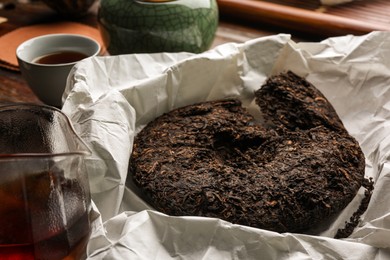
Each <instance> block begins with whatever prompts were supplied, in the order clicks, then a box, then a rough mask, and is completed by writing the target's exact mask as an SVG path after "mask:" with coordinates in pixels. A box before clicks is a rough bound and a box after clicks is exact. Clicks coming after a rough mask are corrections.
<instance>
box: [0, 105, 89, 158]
mask: <svg viewBox="0 0 390 260" xmlns="http://www.w3.org/2000/svg"><path fill="white" fill-rule="evenodd" d="M31 108H35V109H44V110H49V111H51V112H53V113H56V114H58V115H60V116H61V118H62V119H64V121H65V123H66V124H67V126H68V127H69V130H70V132H71V134H72V135H73V136H74V138H75V139H76V140H77V143H78V144H79V145H80V148H79V149H75V150H74V151H69V152H58V153H55V152H54V153H23V152H22V153H1V152H0V160H4V159H17V158H53V157H61V156H62V157H65V156H72V155H73V156H87V155H91V154H92V151H91V149H90V148H89V147H88V145H87V144H86V143H85V141H84V140H83V139H82V138H81V137H80V136H79V135H78V133H77V132H76V130H75V129H74V126H73V124H72V122H71V121H70V119H69V117H68V116H67V115H66V114H65V113H64V112H62V111H61V110H60V109H58V108H56V107H52V106H48V105H44V104H34V103H3V104H0V114H1V113H2V112H3V111H10V110H28V111H31V110H29V109H31Z"/></svg>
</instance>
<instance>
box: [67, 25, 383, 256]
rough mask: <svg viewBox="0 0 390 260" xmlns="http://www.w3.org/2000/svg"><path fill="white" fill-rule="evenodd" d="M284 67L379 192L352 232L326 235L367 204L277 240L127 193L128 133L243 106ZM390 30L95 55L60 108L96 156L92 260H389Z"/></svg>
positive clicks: (75, 76) (77, 70) (75, 74)
mask: <svg viewBox="0 0 390 260" xmlns="http://www.w3.org/2000/svg"><path fill="white" fill-rule="evenodd" d="M287 70H292V71H294V72H295V73H296V74H298V75H300V76H303V77H306V78H307V80H309V81H310V82H312V83H313V84H314V85H315V86H316V87H317V88H319V89H320V90H321V91H322V92H323V93H324V95H325V96H326V97H327V98H328V99H329V100H330V101H331V103H332V104H333V105H334V107H335V109H336V111H337V112H338V114H339V115H340V117H341V119H342V120H343V122H344V124H345V126H346V128H347V129H348V131H349V132H350V133H351V134H352V135H353V136H354V137H355V138H356V139H357V140H358V141H359V143H360V145H361V147H362V149H363V152H364V153H365V156H366V177H372V178H373V180H374V181H375V190H374V193H373V196H372V199H371V202H370V204H369V207H368V210H367V212H366V213H365V214H364V215H363V216H362V221H361V223H360V225H359V226H358V227H357V228H356V229H355V230H354V232H353V234H352V235H351V236H350V237H349V238H347V239H333V237H334V235H335V233H336V231H337V229H339V228H342V227H343V226H344V223H345V221H347V220H348V219H349V218H350V216H351V215H352V213H353V212H354V211H355V210H356V209H357V207H358V206H359V203H360V201H361V199H362V197H363V192H364V190H363V189H361V190H360V191H359V193H358V194H357V196H356V197H355V199H354V200H353V201H352V202H351V203H350V204H349V205H348V207H347V208H346V209H345V210H344V211H343V212H341V213H340V215H339V216H338V217H337V218H335V219H331V220H329V223H328V224H327V225H325V226H324V227H322V229H321V230H317V231H313V232H312V233H310V234H290V233H286V234H278V233H275V232H270V231H266V230H260V229H255V228H250V227H246V226H240V225H233V224H231V223H228V222H225V221H222V220H218V219H211V218H202V217H172V216H166V215H164V214H161V213H159V212H156V211H153V209H151V208H150V207H149V206H148V205H147V204H145V203H144V202H143V201H142V200H141V199H139V198H138V197H137V196H136V195H135V193H134V192H133V191H132V188H131V186H126V178H130V177H129V176H128V173H127V167H128V162H129V157H130V154H131V149H132V144H133V140H134V136H135V135H136V133H137V132H138V131H139V130H140V129H141V128H142V127H143V126H144V125H145V124H147V123H148V122H149V121H151V120H153V119H154V118H156V117H157V116H159V115H161V114H162V113H164V112H168V111H169V110H171V109H173V108H177V107H181V106H183V105H188V104H193V103H195V102H200V101H206V100H215V99H221V98H226V97H237V98H239V99H241V100H242V102H243V104H244V105H245V106H249V107H250V106H251V104H253V100H254V95H253V94H254V91H255V90H256V89H258V88H259V87H260V86H261V85H262V83H263V82H264V81H265V80H266V79H267V77H269V76H270V75H273V74H276V73H280V72H283V71H287ZM389 88H390V33H386V32H373V33H370V34H368V35H364V36H358V37H357V36H351V35H348V36H343V37H337V38H329V39H327V40H325V41H323V42H315V43H296V42H294V41H292V40H291V39H290V36H289V35H284V34H281V35H275V36H269V37H263V38H258V39H254V40H251V41H248V42H246V43H242V44H235V43H228V44H224V45H220V46H218V47H217V48H215V49H213V50H210V51H208V52H205V53H202V54H198V55H194V54H189V53H158V54H134V55H120V56H109V57H94V58H89V59H86V60H83V61H81V62H80V63H78V64H77V65H76V66H75V67H74V69H73V70H72V72H71V73H70V76H69V78H68V84H67V88H66V91H65V93H64V98H63V100H64V106H63V111H64V112H65V113H66V114H67V115H68V116H69V117H70V119H71V121H72V122H73V124H74V126H75V128H76V131H77V132H78V133H79V134H80V136H81V137H82V138H83V139H84V140H85V142H86V143H87V144H88V145H89V146H90V148H91V150H92V151H93V155H92V157H91V158H89V159H88V160H87V168H88V175H89V179H90V185H91V192H92V199H93V202H94V203H95V204H96V213H97V214H99V215H100V218H98V219H97V220H96V221H95V222H94V228H93V233H92V236H91V239H90V242H89V245H88V259H390V192H389V191H390V165H389V160H388V158H389V156H390V134H389V133H390V120H389V119H390V111H389V110H390V91H389Z"/></svg>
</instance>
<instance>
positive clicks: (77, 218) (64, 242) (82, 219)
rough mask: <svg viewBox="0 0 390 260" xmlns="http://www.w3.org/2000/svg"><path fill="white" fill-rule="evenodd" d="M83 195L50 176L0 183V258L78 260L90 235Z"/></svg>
mask: <svg viewBox="0 0 390 260" xmlns="http://www.w3.org/2000/svg"><path fill="white" fill-rule="evenodd" d="M21 194H22V195H21ZM83 194H84V193H83V190H82V188H81V185H80V184H79V183H78V181H77V180H69V179H65V178H63V177H61V175H59V174H55V173H40V174H35V175H32V176H27V177H25V179H24V180H23V181H22V182H21V181H20V180H15V181H12V182H7V183H5V184H1V185H0V196H1V199H2V202H1V204H0V216H1V217H0V259H8V260H19V259H20V260H22V259H23V260H30V259H40V260H45V259H48V260H56V259H65V258H66V259H69V260H70V259H80V257H82V256H83V255H84V254H85V245H86V243H87V241H88V239H89V234H90V220H89V207H88V205H85V203H81V202H80V200H85V196H84V195H83Z"/></svg>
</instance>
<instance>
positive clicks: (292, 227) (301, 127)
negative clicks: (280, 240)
mask: <svg viewBox="0 0 390 260" xmlns="http://www.w3.org/2000/svg"><path fill="white" fill-rule="evenodd" d="M255 96H256V103H257V104H258V106H259V108H260V111H261V113H262V115H263V117H264V118H263V119H264V122H262V123H260V122H258V121H256V120H255V119H254V117H253V116H252V115H251V114H250V113H249V112H248V111H247V110H246V109H245V108H243V107H242V106H241V103H240V101H238V100H220V101H210V102H204V103H200V104H195V105H190V106H186V107H182V108H178V109H175V110H173V111H171V112H169V113H166V114H164V115H162V116H160V117H158V118H157V119H155V120H154V121H152V122H150V123H149V124H148V125H147V126H146V127H145V128H144V129H143V130H142V131H141V132H140V133H139V134H138V135H137V136H136V139H135V142H134V146H133V152H132V155H131V158H130V170H129V173H130V174H131V177H130V178H129V179H132V180H133V181H134V183H135V185H136V186H137V187H138V188H139V189H140V191H141V193H142V194H143V197H144V199H145V200H146V201H147V202H149V203H150V204H151V205H152V206H153V207H154V208H155V209H156V210H159V211H161V212H164V213H166V214H169V215H175V216H182V215H185V216H206V217H216V218H220V219H224V220H227V221H230V222H232V223H236V224H241V225H247V226H252V227H256V228H263V229H268V230H273V231H277V232H304V231H305V230H308V229H310V228H313V227H315V226H317V225H319V224H321V223H322V222H324V221H326V220H327V219H328V218H329V217H330V216H332V215H334V214H336V213H338V212H340V211H341V210H342V209H343V208H345V207H346V206H347V205H348V203H349V202H350V201H351V200H352V199H353V198H354V196H355V195H356V193H357V191H358V190H359V188H360V187H361V185H362V182H363V180H364V168H365V160H364V155H363V153H362V151H361V149H360V146H359V144H358V143H357V141H356V140H355V139H354V138H353V137H351V136H350V135H349V134H348V132H347V130H346V129H345V128H344V126H343V124H342V122H341V120H340V119H339V117H338V115H337V114H336V112H335V110H334V108H333V107H332V105H331V104H330V103H329V101H328V100H327V99H326V98H325V97H324V96H323V94H322V93H321V92H320V91H318V90H317V89H316V88H315V87H314V86H313V85H312V84H310V83H309V82H307V81H306V80H305V79H303V78H300V77H298V76H297V75H295V74H294V73H292V72H288V73H284V74H280V75H277V76H273V77H271V78H269V79H268V80H267V82H266V83H265V84H264V85H263V86H261V88H260V89H259V90H257V91H256V92H255Z"/></svg>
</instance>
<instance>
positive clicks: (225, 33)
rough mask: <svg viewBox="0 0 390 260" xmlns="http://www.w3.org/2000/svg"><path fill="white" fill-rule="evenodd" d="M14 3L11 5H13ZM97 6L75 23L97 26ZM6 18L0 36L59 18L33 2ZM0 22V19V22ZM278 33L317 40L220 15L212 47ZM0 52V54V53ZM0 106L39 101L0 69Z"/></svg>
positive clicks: (16, 76) (13, 8)
mask: <svg viewBox="0 0 390 260" xmlns="http://www.w3.org/2000/svg"><path fill="white" fill-rule="evenodd" d="M8 2H10V1H9V0H0V6H1V4H3V3H8ZM14 2H15V1H14ZM97 9H98V2H97V3H96V4H95V5H94V6H93V7H92V8H91V10H90V12H89V14H88V15H87V16H85V17H83V18H81V19H79V20H78V21H79V22H82V23H85V24H88V25H92V26H97V19H96V13H97ZM1 17H3V18H6V19H7V21H6V22H3V23H0V36H1V35H4V34H6V33H8V32H10V31H12V30H14V29H16V28H19V27H22V26H26V25H32V24H37V23H47V22H55V21H59V20H61V19H63V18H61V17H60V16H59V15H57V14H56V13H55V12H54V11H53V10H51V9H50V8H48V7H47V6H46V5H45V4H43V3H42V2H40V1H37V0H32V1H31V0H30V2H29V1H27V0H24V1H23V0H19V1H16V2H15V4H14V5H10V6H7V8H3V9H0V18H1ZM0 20H1V19H0ZM278 33H289V34H291V35H292V37H293V39H294V40H297V41H301V40H304V41H317V40H320V38H319V37H317V36H309V35H304V36H303V35H299V33H298V32H294V31H292V30H290V31H288V30H285V29H281V28H279V27H273V26H271V25H266V24H264V25H262V24H260V25H259V24H256V26H253V25H252V24H251V23H248V22H247V23H245V22H244V21H241V20H240V19H237V18H228V17H224V15H223V14H220V23H219V27H218V30H217V34H216V37H215V40H214V42H213V45H212V47H215V46H217V45H220V44H223V43H226V42H244V41H246V40H249V39H253V38H257V37H262V36H266V35H273V34H278ZM0 51H1V50H0ZM1 102H33V103H40V101H39V99H38V98H37V97H36V96H35V95H34V94H33V92H32V91H31V90H30V88H29V87H28V85H27V83H26V82H25V80H24V79H23V78H22V76H21V74H20V72H15V71H10V70H7V69H4V68H0V103H1Z"/></svg>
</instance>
